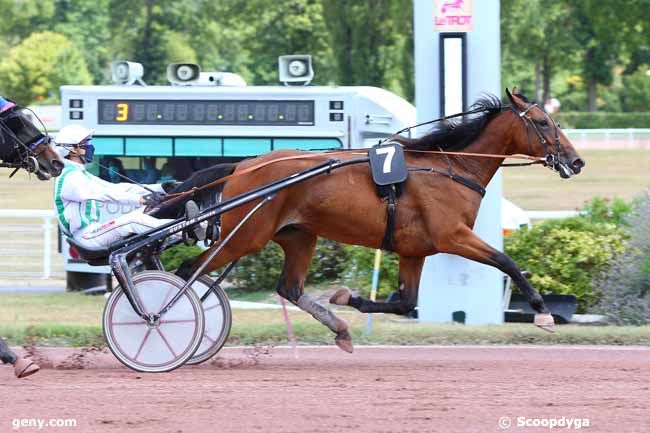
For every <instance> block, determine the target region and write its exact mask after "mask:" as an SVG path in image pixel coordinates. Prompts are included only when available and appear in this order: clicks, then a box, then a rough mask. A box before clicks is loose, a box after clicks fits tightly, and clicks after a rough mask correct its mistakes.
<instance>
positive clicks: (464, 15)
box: [433, 0, 473, 33]
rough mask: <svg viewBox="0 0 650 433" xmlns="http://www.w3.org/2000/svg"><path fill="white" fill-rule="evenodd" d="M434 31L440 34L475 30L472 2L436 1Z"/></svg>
mask: <svg viewBox="0 0 650 433" xmlns="http://www.w3.org/2000/svg"><path fill="white" fill-rule="evenodd" d="M433 7H434V11H435V17H434V29H435V31H436V32H438V33H450V32H453V33H466V32H471V31H472V30H473V28H472V26H473V19H472V0H434V3H433Z"/></svg>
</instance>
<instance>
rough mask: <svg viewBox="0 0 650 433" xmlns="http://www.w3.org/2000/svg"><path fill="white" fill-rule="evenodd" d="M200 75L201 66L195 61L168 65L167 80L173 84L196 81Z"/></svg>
mask: <svg viewBox="0 0 650 433" xmlns="http://www.w3.org/2000/svg"><path fill="white" fill-rule="evenodd" d="M200 75H201V67H200V66H199V65H196V64H194V63H172V64H171V65H169V66H167V80H169V82H170V83H172V84H173V85H177V86H178V85H184V84H193V83H196V82H197V81H198V80H199V76H200Z"/></svg>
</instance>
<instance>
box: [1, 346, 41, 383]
mask: <svg viewBox="0 0 650 433" xmlns="http://www.w3.org/2000/svg"><path fill="white" fill-rule="evenodd" d="M0 361H2V363H3V364H11V365H13V366H14V374H15V375H16V377H18V378H19V379H20V378H23V377H27V376H31V375H32V374H34V373H37V372H38V370H39V369H40V368H39V366H38V365H36V364H35V363H34V362H33V361H31V360H30V359H27V358H21V357H19V356H17V355H16V354H15V353H13V352H12V351H11V350H10V349H9V347H8V346H7V343H5V342H4V340H2V339H1V338H0Z"/></svg>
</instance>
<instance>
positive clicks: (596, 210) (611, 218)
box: [583, 197, 633, 226]
mask: <svg viewBox="0 0 650 433" xmlns="http://www.w3.org/2000/svg"><path fill="white" fill-rule="evenodd" d="M632 207H633V206H632V204H631V203H627V202H626V201H625V200H623V199H620V198H618V197H616V198H614V199H613V200H611V201H610V200H608V199H606V198H603V197H594V198H593V199H592V200H591V201H590V202H588V203H587V204H586V205H585V206H584V209H583V210H584V216H585V217H586V218H587V219H588V220H589V221H591V222H609V223H612V224H615V225H617V226H622V225H627V218H628V216H629V214H630V212H632Z"/></svg>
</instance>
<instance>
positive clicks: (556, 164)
mask: <svg viewBox="0 0 650 433" xmlns="http://www.w3.org/2000/svg"><path fill="white" fill-rule="evenodd" d="M535 107H537V108H540V107H539V106H538V105H537V104H530V105H529V106H528V107H527V108H526V109H525V110H523V111H521V110H519V108H518V107H517V106H516V105H514V104H513V105H510V109H511V110H512V111H514V112H515V114H517V116H518V117H519V118H520V119H521V120H522V121H523V122H524V126H525V127H526V138H527V140H528V147H529V149H530V153H531V154H532V153H533V144H532V141H531V140H530V127H532V129H533V132H535V135H537V139H538V140H539V142H540V143H541V145H542V146H543V147H544V151H545V152H546V156H544V166H545V167H548V168H550V169H551V170H553V171H558V172H559V171H560V170H566V168H565V167H564V166H563V164H562V163H561V161H560V156H561V155H562V154H563V153H564V152H563V151H562V146H561V144H560V132H559V131H560V125H559V124H558V123H557V122H555V121H554V120H553V119H552V118H551V116H549V115H548V113H547V112H546V111H545V110H541V111H542V113H544V116H545V118H548V119H549V120H550V122H551V124H552V125H553V132H554V139H555V143H554V144H555V153H553V149H552V148H551V145H550V144H549V142H548V141H547V140H546V137H544V134H542V131H540V130H539V127H538V125H537V122H535V121H534V120H533V119H532V118H531V117H530V116H529V115H528V112H529V111H530V110H532V109H533V108H535ZM540 109H541V108H540ZM567 174H569V175H570V173H567Z"/></svg>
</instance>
